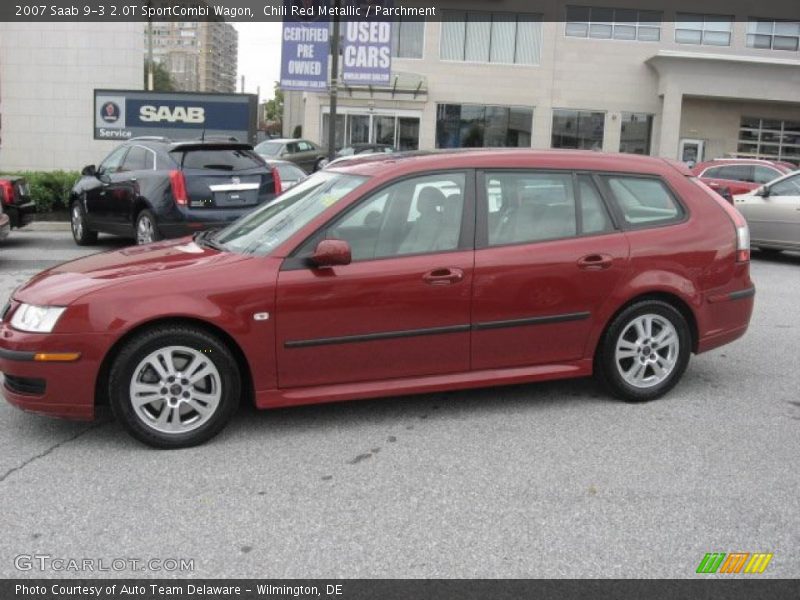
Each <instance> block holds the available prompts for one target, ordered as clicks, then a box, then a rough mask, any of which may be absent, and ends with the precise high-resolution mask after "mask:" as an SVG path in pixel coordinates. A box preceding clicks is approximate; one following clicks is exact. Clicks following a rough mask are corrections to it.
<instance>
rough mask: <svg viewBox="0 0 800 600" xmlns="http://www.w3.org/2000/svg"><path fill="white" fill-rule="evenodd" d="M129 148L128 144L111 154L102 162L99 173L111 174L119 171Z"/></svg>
mask: <svg viewBox="0 0 800 600" xmlns="http://www.w3.org/2000/svg"><path fill="white" fill-rule="evenodd" d="M127 150H128V148H127V146H122V147H120V148H117V149H116V150H114V151H113V152H112V153H111V154H109V155H108V156H107V157H106V158H105V160H104V161H103V162H102V163H100V167H99V168H98V169H97V172H98V174H101V175H111V174H112V173H116V172H117V171H119V170H120V167H121V166H122V159H123V158H125V152H127Z"/></svg>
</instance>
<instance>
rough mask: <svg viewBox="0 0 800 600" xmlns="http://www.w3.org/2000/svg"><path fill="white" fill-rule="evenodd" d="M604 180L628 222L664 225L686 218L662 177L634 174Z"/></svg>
mask: <svg viewBox="0 0 800 600" xmlns="http://www.w3.org/2000/svg"><path fill="white" fill-rule="evenodd" d="M603 179H604V180H605V183H606V185H607V186H608V190H609V191H610V193H611V198H612V200H613V201H614V203H615V204H616V207H617V210H619V212H620V214H621V215H622V218H623V219H624V220H625V222H626V223H627V224H628V225H631V226H634V227H647V226H652V225H664V224H667V223H670V222H675V221H679V220H680V219H682V218H683V214H684V213H683V209H682V208H681V206H680V205H679V204H678V203H677V201H676V200H675V199H674V197H673V196H672V194H671V193H670V191H669V189H668V188H667V186H666V185H665V184H664V182H662V181H661V180H660V179H656V178H653V177H636V176H632V175H631V176H629V175H612V176H606V177H604V178H603Z"/></svg>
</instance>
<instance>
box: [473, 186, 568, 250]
mask: <svg viewBox="0 0 800 600" xmlns="http://www.w3.org/2000/svg"><path fill="white" fill-rule="evenodd" d="M485 180H486V196H487V199H488V211H489V214H488V228H489V246H506V245H510V244H524V243H532V242H541V241H545V240H555V239H560V238H565V237H570V236H574V235H577V232H578V225H577V217H576V210H575V190H574V186H573V180H572V174H571V173H546V172H541V173H538V172H537V173H534V172H507V173H487V174H486V177H485Z"/></svg>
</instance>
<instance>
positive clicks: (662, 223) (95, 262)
mask: <svg viewBox="0 0 800 600" xmlns="http://www.w3.org/2000/svg"><path fill="white" fill-rule="evenodd" d="M749 260H750V252H749V245H748V230H747V224H746V223H745V221H744V218H743V217H742V216H741V215H740V214H739V213H738V211H736V209H735V208H733V207H732V206H730V205H729V204H728V203H726V202H725V201H724V200H722V199H721V198H720V197H719V196H718V195H716V194H714V193H712V192H710V191H709V188H708V187H707V186H705V185H702V184H701V183H699V182H697V180H696V179H695V178H694V177H693V176H692V174H691V172H690V171H689V170H688V169H686V167H684V166H683V165H680V164H679V163H672V162H668V161H665V160H662V159H656V158H651V157H639V156H631V155H613V154H602V153H598V152H586V151H583V152H581V151H559V152H552V151H533V150H506V151H480V152H478V151H473V152H469V151H468V152H457V153H441V154H430V155H426V156H425V155H418V156H404V157H401V158H395V159H392V160H372V161H367V162H363V163H354V164H353V165H351V166H348V167H343V168H340V169H332V170H324V171H320V172H319V173H316V174H314V175H312V176H310V177H309V178H308V179H306V180H305V181H303V182H302V183H300V184H299V185H297V186H295V187H294V188H292V189H291V190H289V191H288V192H286V193H284V194H283V195H282V196H281V197H280V198H279V199H278V200H277V201H275V202H272V203H270V204H269V205H266V206H263V207H261V208H259V209H257V210H255V211H253V212H251V213H250V214H248V215H246V216H244V217H242V218H241V219H240V220H238V221H236V222H235V223H233V224H231V225H230V226H229V227H227V228H225V229H223V230H221V231H219V232H203V233H200V234H197V235H195V236H194V239H190V238H185V239H182V240H176V241H165V242H160V243H155V244H150V245H147V246H142V247H132V248H126V249H122V250H117V251H113V252H106V253H103V254H96V255H93V256H89V257H85V258H82V259H79V260H76V261H72V262H69V263H66V264H64V265H61V266H58V267H55V268H52V269H50V270H48V271H44V272H43V273H41V274H39V275H37V276H36V277H34V278H33V279H32V280H31V281H29V282H28V283H27V284H26V285H24V286H22V287H20V288H19V289H17V290H16V291H15V292H14V294H13V297H12V298H11V299H10V302H9V304H8V305H7V306H6V308H5V310H4V311H3V312H2V314H0V316H2V323H1V324H0V371H2V372H3V373H4V374H5V383H4V385H5V396H6V398H7V399H8V400H9V401H10V402H11V403H12V404H14V405H16V406H18V407H21V408H24V409H26V410H31V411H34V412H39V413H44V414H49V415H55V416H62V417H72V418H78V419H91V418H93V417H94V415H95V408H96V406H97V405H98V404H100V403H105V402H108V403H110V405H111V408H112V409H113V411H114V414H115V415H116V416H117V418H118V419H119V420H120V421H121V422H122V423H123V424H124V426H125V427H126V428H127V429H128V431H129V432H130V433H131V434H132V435H133V436H135V437H136V438H138V439H139V440H142V441H143V442H146V443H148V444H151V445H153V446H158V447H167V448H175V447H182V446H189V445H193V444H198V443H201V442H203V441H205V440H208V439H209V438H211V437H212V436H213V435H215V434H216V433H217V432H219V431H220V430H221V429H222V428H223V427H224V426H225V424H226V423H227V422H228V420H229V419H230V418H231V415H232V414H233V412H234V410H235V409H236V407H237V405H238V403H239V400H240V398H241V397H244V398H246V399H247V401H250V402H254V403H255V405H256V406H257V407H259V408H277V407H287V406H296V405H302V404H313V403H318V402H332V401H339V400H347V399H359V398H373V397H381V396H397V395H405V394H414V393H424V392H436V391H444V390H454V389H462V388H471V387H480V386H492V385H509V384H519V383H524V382H534V381H543V380H549V379H560V378H568V377H584V376H589V375H592V373H594V374H595V375H597V376H598V378H599V379H600V380H601V381H602V382H603V383H604V384H605V386H606V387H607V388H608V389H609V390H610V392H611V393H612V394H614V395H615V396H618V397H620V398H623V399H625V400H629V401H647V400H652V399H654V398H658V397H660V396H663V395H664V394H666V393H667V392H668V391H669V390H670V389H671V388H672V387H673V386H675V385H676V384H677V382H678V380H679V379H680V378H681V377H682V375H683V373H684V371H685V369H686V366H687V364H688V362H689V358H690V354H691V353H693V352H694V353H702V352H706V351H708V350H711V349H713V348H717V347H719V346H722V345H724V344H727V343H729V342H732V341H733V340H735V339H737V338H739V337H741V336H742V335H744V333H745V331H746V329H747V327H748V323H749V320H750V316H751V313H752V310H753V302H754V295H755V288H754V287H753V283H752V282H751V280H750V274H749V272H750V268H749Z"/></svg>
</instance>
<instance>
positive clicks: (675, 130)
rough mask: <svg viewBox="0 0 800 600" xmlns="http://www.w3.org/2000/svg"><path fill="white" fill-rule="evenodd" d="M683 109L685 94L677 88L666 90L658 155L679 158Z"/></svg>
mask: <svg viewBox="0 0 800 600" xmlns="http://www.w3.org/2000/svg"><path fill="white" fill-rule="evenodd" d="M682 110H683V94H681V93H680V92H679V91H677V90H675V89H667V90H665V91H664V96H663V102H662V105H661V119H660V122H661V128H660V131H659V136H658V140H659V141H658V156H660V157H662V158H673V159H677V158H678V143H679V142H680V137H681V111H682Z"/></svg>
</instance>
